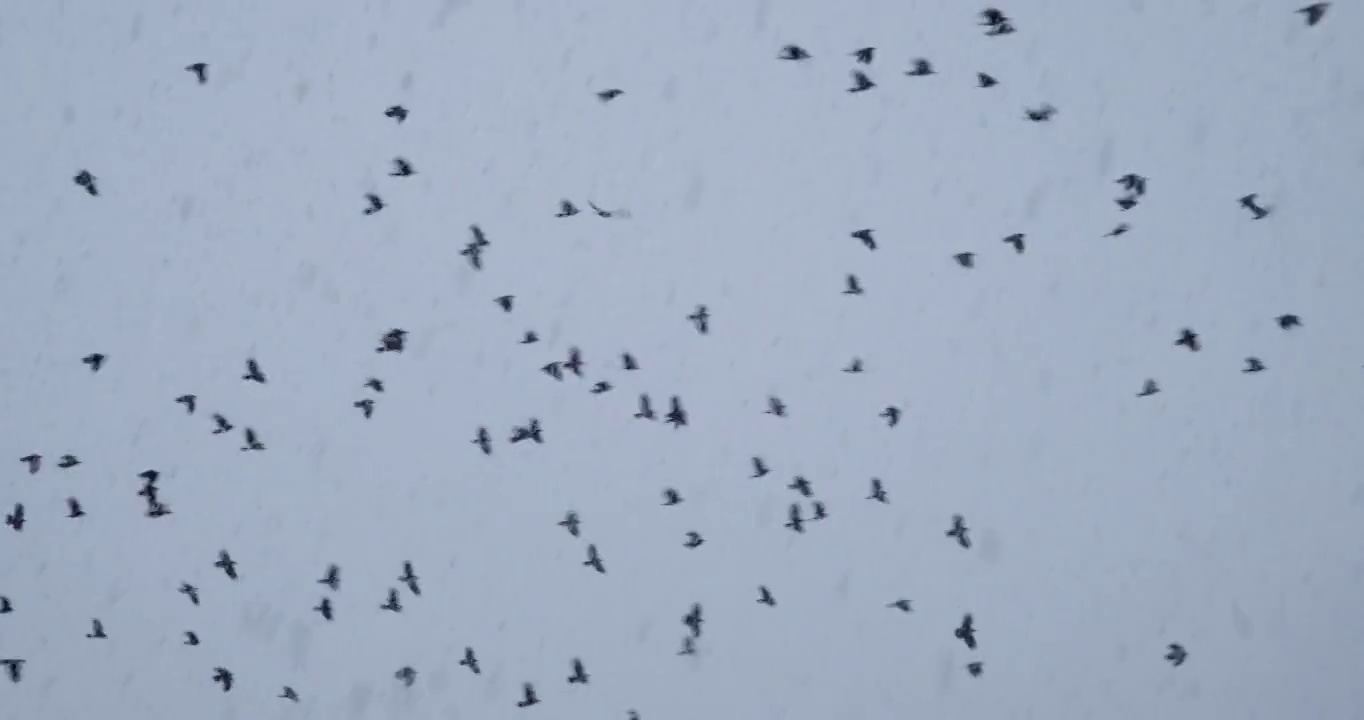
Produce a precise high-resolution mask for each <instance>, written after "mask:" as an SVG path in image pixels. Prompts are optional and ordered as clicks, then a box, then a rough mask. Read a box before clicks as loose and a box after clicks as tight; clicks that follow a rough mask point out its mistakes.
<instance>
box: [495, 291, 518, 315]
mask: <svg viewBox="0 0 1364 720" xmlns="http://www.w3.org/2000/svg"><path fill="white" fill-rule="evenodd" d="M515 299H516V296H514V295H500V296H498V297H495V298H493V302H495V303H497V306H498V307H500V308H502V312H511V311H512V301H513V300H515Z"/></svg>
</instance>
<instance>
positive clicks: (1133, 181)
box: [1114, 173, 1146, 197]
mask: <svg viewBox="0 0 1364 720" xmlns="http://www.w3.org/2000/svg"><path fill="white" fill-rule="evenodd" d="M1114 182H1116V183H1117V184H1119V185H1121V186H1122V189H1124V190H1126V191H1128V192H1130V193H1132V194H1133V195H1135V196H1137V197H1140V196H1142V195H1145V194H1146V178H1144V177H1142V176H1141V175H1138V174H1136V173H1127V174H1126V175H1123V176H1122V177H1120V178H1118V179H1117V180H1115V181H1114Z"/></svg>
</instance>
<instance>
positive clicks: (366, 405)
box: [351, 398, 374, 420]
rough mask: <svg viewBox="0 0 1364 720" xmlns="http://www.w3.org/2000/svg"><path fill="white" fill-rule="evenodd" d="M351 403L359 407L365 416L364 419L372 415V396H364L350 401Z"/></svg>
mask: <svg viewBox="0 0 1364 720" xmlns="http://www.w3.org/2000/svg"><path fill="white" fill-rule="evenodd" d="M351 405H353V406H354V407H357V408H360V413H361V414H362V415H364V416H365V419H366V420H368V419H370V417H371V416H373V415H374V398H364V399H362V400H356V401H355V402H353V403H351Z"/></svg>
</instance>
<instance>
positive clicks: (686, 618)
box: [682, 603, 706, 638]
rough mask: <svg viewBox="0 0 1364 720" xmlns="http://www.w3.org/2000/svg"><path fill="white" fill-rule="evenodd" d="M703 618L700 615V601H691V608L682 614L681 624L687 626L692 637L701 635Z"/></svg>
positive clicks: (703, 623)
mask: <svg viewBox="0 0 1364 720" xmlns="http://www.w3.org/2000/svg"><path fill="white" fill-rule="evenodd" d="M705 622H706V621H705V618H703V617H702V616H701V603H692V604H691V609H690V610H688V611H687V614H686V615H683V616H682V624H683V625H686V626H687V629H688V630H690V631H691V636H692V637H694V638H700V637H701V628H702V626H703V625H705Z"/></svg>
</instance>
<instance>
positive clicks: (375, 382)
mask: <svg viewBox="0 0 1364 720" xmlns="http://www.w3.org/2000/svg"><path fill="white" fill-rule="evenodd" d="M365 387H367V388H369V389H370V390H373V391H374V392H377V393H381V392H383V391H384V381H383V380H380V379H379V378H370V379H368V380H366V381H365Z"/></svg>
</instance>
